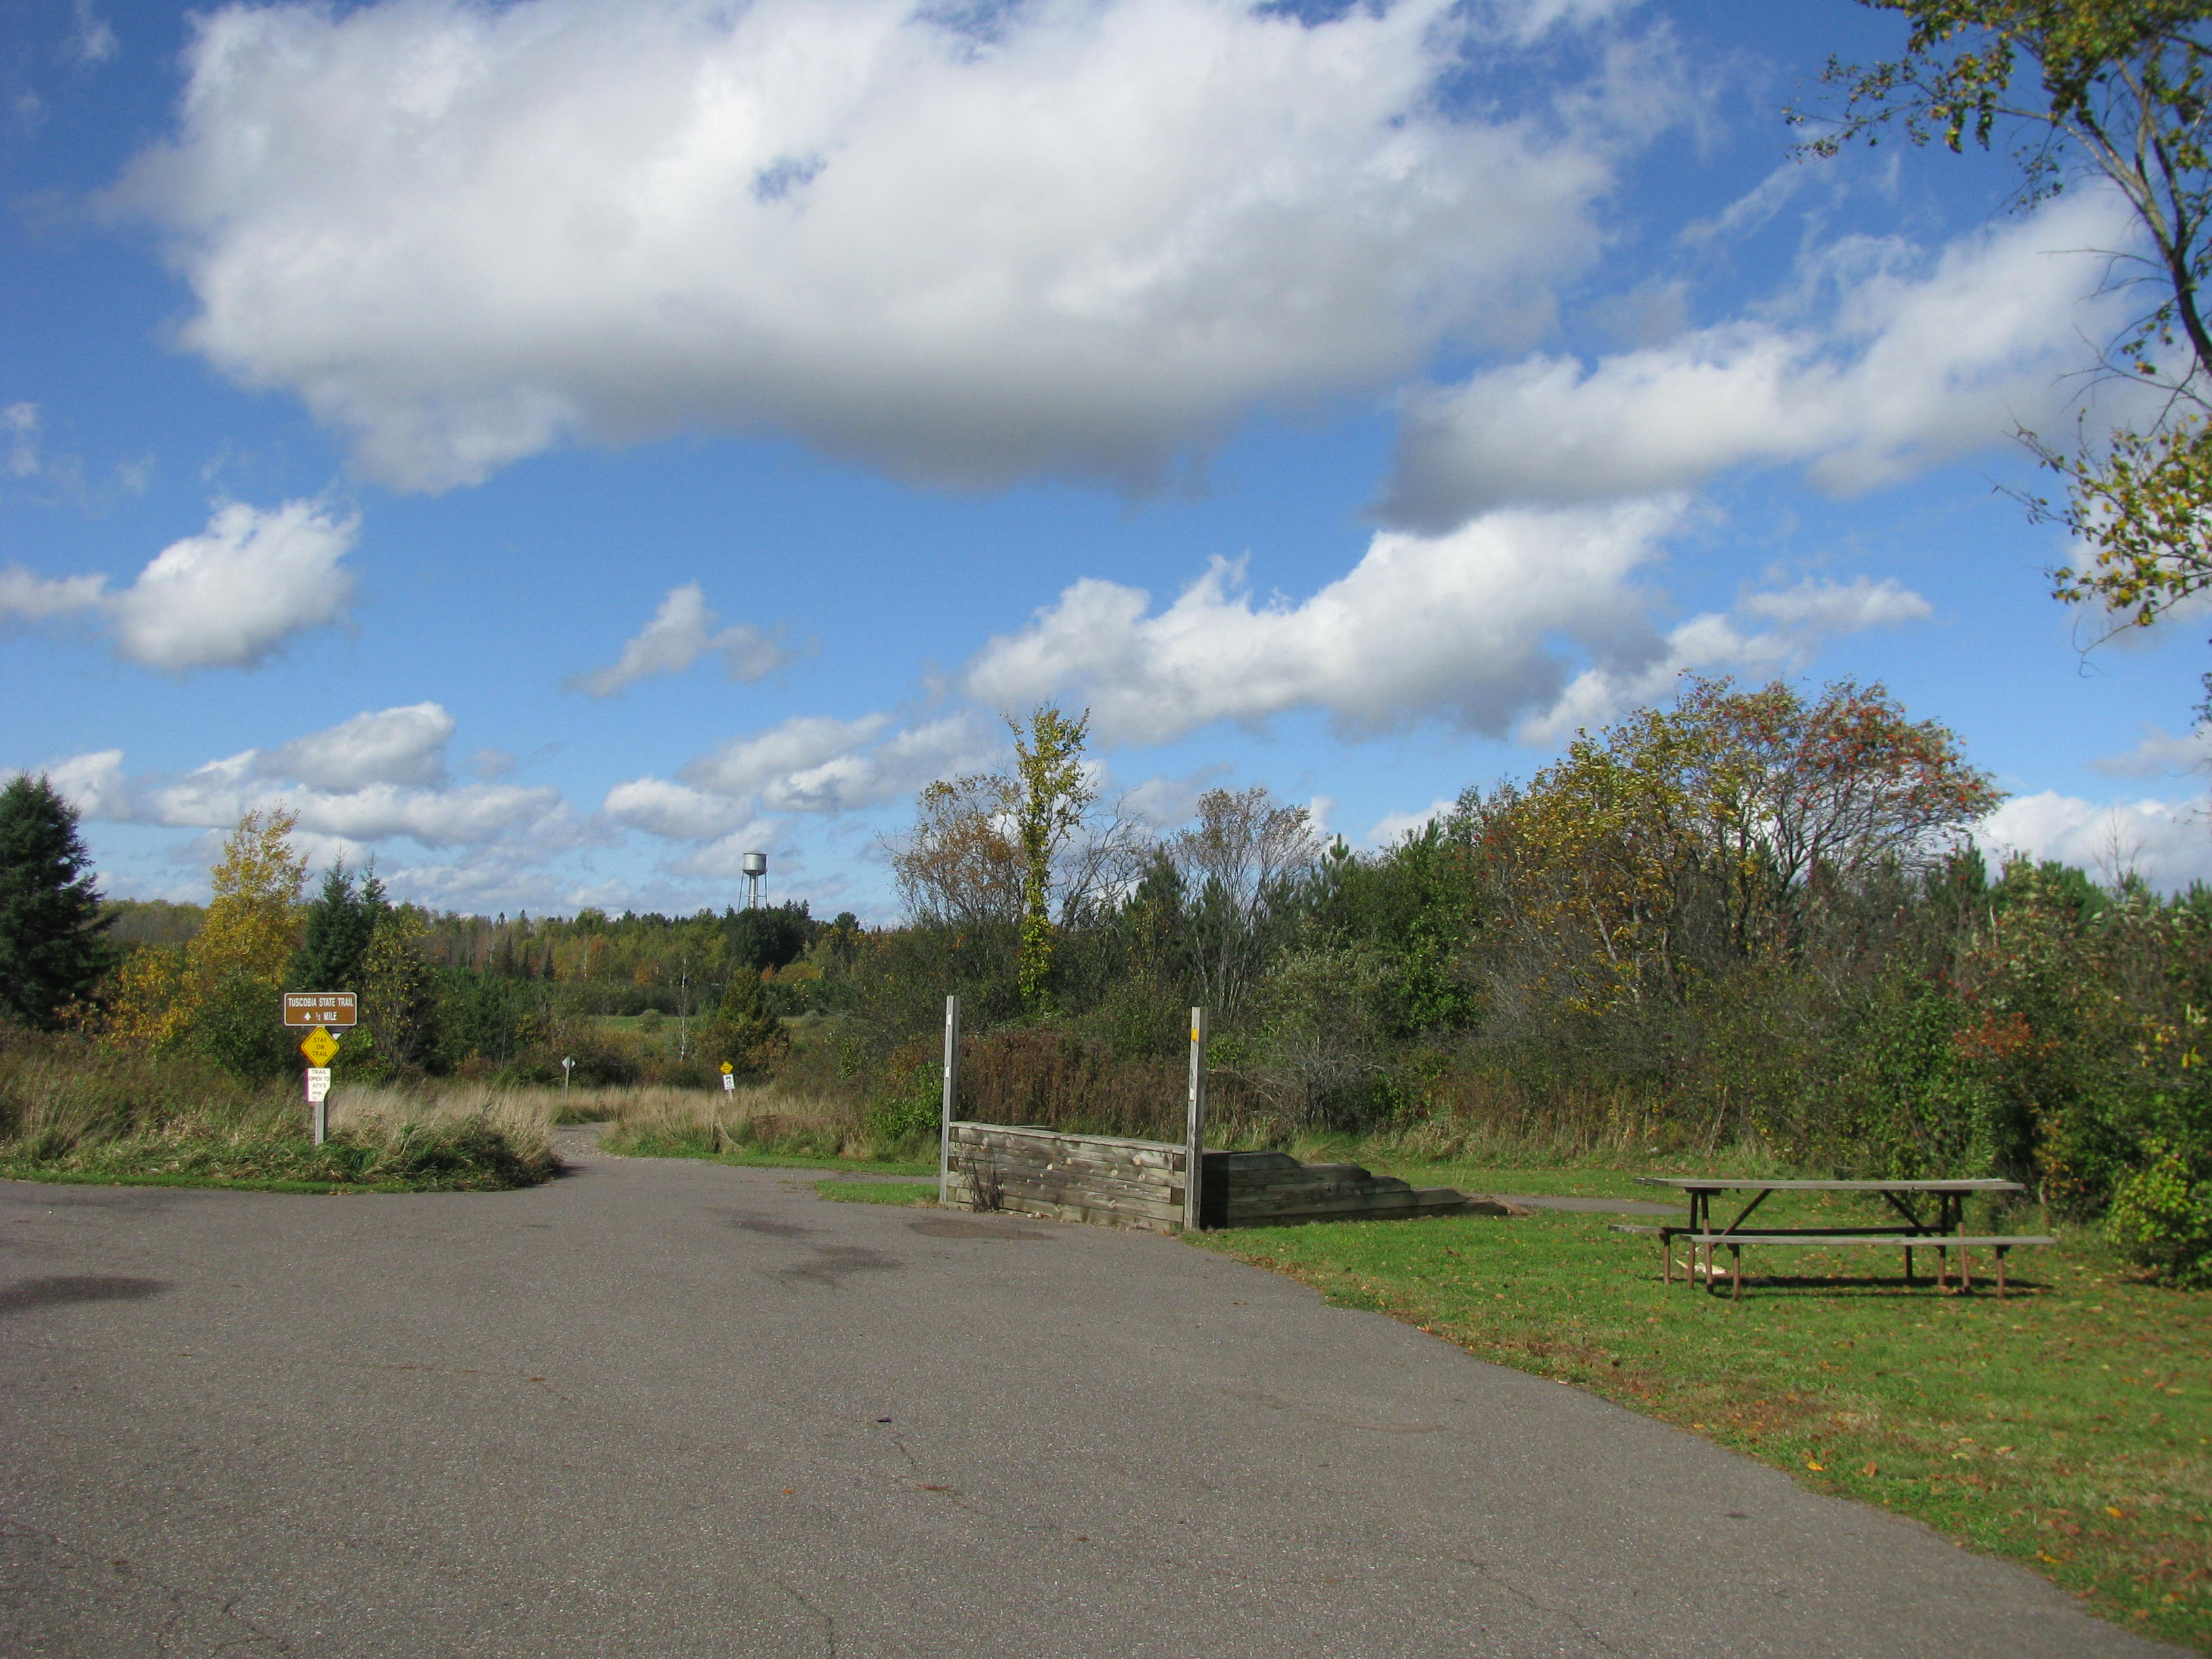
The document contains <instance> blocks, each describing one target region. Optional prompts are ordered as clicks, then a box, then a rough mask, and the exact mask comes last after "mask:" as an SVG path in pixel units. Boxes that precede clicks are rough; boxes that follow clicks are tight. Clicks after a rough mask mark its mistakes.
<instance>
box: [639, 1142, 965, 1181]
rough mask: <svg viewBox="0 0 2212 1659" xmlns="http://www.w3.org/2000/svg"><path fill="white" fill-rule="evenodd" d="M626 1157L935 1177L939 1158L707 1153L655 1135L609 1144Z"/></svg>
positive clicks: (734, 1149) (747, 1149)
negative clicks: (924, 1161)
mask: <svg viewBox="0 0 2212 1659" xmlns="http://www.w3.org/2000/svg"><path fill="white" fill-rule="evenodd" d="M607 1150H608V1151H609V1152H615V1153H618V1154H619V1155H620V1156H622V1157H623V1158H692V1159H695V1160H696V1161H697V1162H699V1163H701V1164H736V1165H738V1167H739V1168H741V1169H747V1170H855V1171H857V1172H859V1173H860V1174H863V1175H904V1176H920V1175H929V1176H933V1175H935V1174H936V1173H937V1159H936V1158H934V1157H932V1158H930V1159H929V1160H928V1162H927V1163H923V1162H921V1161H919V1160H915V1159H911V1158H908V1159H901V1158H833V1157H830V1156H828V1155H827V1154H824V1155H823V1156H819V1157H817V1156H815V1155H813V1154H811V1153H808V1152H777V1151H775V1149H774V1148H772V1147H758V1146H728V1147H726V1148H724V1149H723V1150H722V1151H721V1152H706V1151H704V1150H702V1149H701V1148H700V1147H698V1146H695V1145H693V1144H691V1143H690V1142H688V1141H687V1142H684V1143H680V1144H679V1143H677V1142H674V1141H670V1140H666V1139H661V1138H658V1137H655V1136H653V1135H649V1134H648V1135H636V1136H631V1137H625V1138H624V1139H621V1140H618V1141H616V1142H614V1143H613V1144H612V1145H611V1146H608V1147H607Z"/></svg>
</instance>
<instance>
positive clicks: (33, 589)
mask: <svg viewBox="0 0 2212 1659" xmlns="http://www.w3.org/2000/svg"><path fill="white" fill-rule="evenodd" d="M106 592H107V578H106V577H105V576H53V577H47V576H41V575H40V574H37V573H36V572H35V571H31V570H26V569H25V568H23V567H22V566H21V565H20V564H11V565H9V567H8V568H6V569H4V570H0V621H11V622H17V623H42V622H48V621H51V620H52V618H54V617H65V616H68V615H70V613H71V612H73V611H97V610H98V609H99V608H100V602H101V599H103V597H104V596H105V595H106Z"/></svg>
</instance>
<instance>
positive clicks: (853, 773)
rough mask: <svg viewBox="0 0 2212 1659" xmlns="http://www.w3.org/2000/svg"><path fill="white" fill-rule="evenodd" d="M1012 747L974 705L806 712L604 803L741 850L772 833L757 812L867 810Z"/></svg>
mask: <svg viewBox="0 0 2212 1659" xmlns="http://www.w3.org/2000/svg"><path fill="white" fill-rule="evenodd" d="M1005 746H1006V745H1005V744H1004V742H1003V741H1002V740H1000V739H997V738H994V736H993V735H992V734H991V733H989V732H988V731H987V728H985V727H984V726H983V725H982V723H981V721H980V720H978V719H977V718H976V717H975V715H974V714H972V713H969V712H967V711H961V712H958V713H955V714H946V715H942V716H939V717H938V718H936V719H933V720H923V721H921V722H920V723H918V724H916V725H913V726H899V725H897V723H896V721H894V720H892V718H891V717H890V715H888V714H863V715H861V716H860V718H859V719H857V720H835V719H832V718H830V717H829V716H827V715H801V716H798V717H795V718H793V719H791V720H785V721H783V722H782V723H781V725H778V726H770V727H769V728H768V729H767V730H766V731H763V732H752V733H750V734H748V735H747V736H744V737H739V738H731V739H730V740H729V741H728V742H727V743H725V744H721V745H720V746H719V747H718V748H716V749H714V750H711V751H710V752H708V754H705V755H702V756H701V757H699V758H698V759H696V760H695V761H693V762H691V763H690V764H689V765H687V766H685V767H684V768H683V769H682V770H681V772H680V774H679V777H680V780H681V781H673V782H671V781H669V780H668V779H665V778H654V777H646V778H633V779H630V780H629V781H627V782H623V783H618V784H617V785H616V786H615V787H613V788H612V789H611V790H609V791H608V792H607V797H606V800H605V804H604V805H603V806H602V809H601V810H602V811H604V812H605V816H606V817H608V818H610V819H611V820H612V821H613V822H615V823H620V824H623V825H626V826H628V827H629V828H631V829H642V830H644V831H646V832H647V834H649V835H654V836H665V837H666V838H667V839H669V840H671V841H696V842H714V843H715V846H717V847H720V848H723V850H724V851H725V852H727V851H729V850H730V849H732V848H735V849H737V850H738V851H743V850H744V849H743V848H738V841H740V840H741V839H743V838H744V836H754V835H758V834H761V833H765V831H764V829H759V828H757V827H754V826H755V820H756V815H757V814H759V813H762V812H785V813H788V812H803V813H823V814H836V813H840V812H853V811H866V810H867V809H868V808H870V807H875V806H881V805H885V804H886V803H887V802H890V801H893V800H896V799H899V798H900V797H901V796H902V795H909V794H912V793H914V792H915V790H917V789H919V788H921V787H922V786H923V785H924V784H926V783H928V782H929V781H931V780H933V779H935V778H940V777H944V776H945V775H949V774H951V773H957V772H964V771H974V770H976V769H980V768H981V767H984V766H987V765H990V764H993V763H995V762H996V761H998V760H999V759H1000V757H1001V755H1002V753H1003V750H1004V749H1005ZM756 844H757V843H756ZM726 861H727V860H725V859H723V858H722V854H720V853H717V852H716V851H715V850H714V848H702V849H701V850H700V851H699V853H698V854H696V856H695V857H694V858H693V859H692V860H690V862H689V864H688V865H687V866H684V867H685V870H686V872H687V873H692V874H708V875H712V874H726V873H728V872H726V871H723V870H722V869H721V868H720V864H721V862H726Z"/></svg>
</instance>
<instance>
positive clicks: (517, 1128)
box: [0, 1032, 559, 1190]
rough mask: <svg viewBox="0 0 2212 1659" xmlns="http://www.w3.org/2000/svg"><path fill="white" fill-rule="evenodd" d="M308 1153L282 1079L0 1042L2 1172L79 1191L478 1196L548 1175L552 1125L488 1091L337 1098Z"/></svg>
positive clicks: (301, 1104)
mask: <svg viewBox="0 0 2212 1659" xmlns="http://www.w3.org/2000/svg"><path fill="white" fill-rule="evenodd" d="M550 1122H551V1120H550V1116H549V1115H547V1114H545V1113H544V1111H543V1110H541V1109H538V1108H536V1107H535V1106H532V1105H531V1104H529V1103H525V1102H515V1101H500V1100H496V1099H495V1098H493V1097H492V1095H491V1091H481V1090H480V1091H475V1095H474V1096H473V1097H471V1096H470V1095H469V1094H467V1093H466V1092H465V1091H449V1092H447V1093H445V1094H442V1095H435V1096H432V1095H414V1094H408V1093H403V1092H402V1091H396V1090H368V1089H343V1088H342V1089H340V1090H338V1091H335V1093H334V1095H333V1098H332V1100H331V1128H332V1133H331V1136H330V1138H329V1139H328V1140H327V1141H325V1144H324V1145H322V1146H316V1145H314V1144H313V1140H312V1139H311V1137H310V1134H309V1118H308V1107H307V1103H306V1102H305V1101H304V1100H302V1099H301V1097H300V1095H299V1092H298V1089H297V1085H293V1084H291V1083H289V1081H284V1082H278V1083H270V1084H265V1085H257V1084H248V1083H242V1082H240V1081H239V1080H237V1079H234V1078H233V1077H231V1076H230V1075H229V1074H228V1073H225V1072H223V1071H222V1069H221V1068H219V1067H217V1066H214V1065H212V1064H210V1062H208V1061H206V1060H203V1059H200V1058H197V1057H196V1056H193V1055H191V1054H150V1053H147V1052H144V1051H143V1050H135V1049H124V1048H109V1047H106V1046H103V1045H100V1044H98V1043H94V1042H88V1041H85V1040H83V1039H81V1038H76V1037H50V1036H40V1035H36V1034H28V1033H21V1032H9V1033H6V1034H4V1035H0V1173H5V1174H7V1175H10V1176H32V1177H36V1176H70V1177H76V1178H82V1179H87V1180H103V1179H112V1180H144V1179H157V1180H177V1181H187V1182H214V1183H219V1184H221V1183H228V1184H239V1183H248V1184H270V1183H275V1184H279V1185H283V1184H293V1183H303V1184H307V1185H311V1186H325V1187H330V1186H337V1187H347V1186H369V1187H389V1188H408V1189H413V1190H489V1189H495V1188H506V1187H516V1186H526V1185H528V1184H530V1183H532V1182H538V1181H543V1180H545V1179H546V1178H548V1177H549V1176H551V1175H553V1174H554V1173H555V1172H556V1170H557V1169H558V1167H559V1165H558V1162H557V1160H556V1158H555V1157H554V1155H553V1149H552V1145H551V1141H550V1136H549V1133H548V1131H549V1129H550Z"/></svg>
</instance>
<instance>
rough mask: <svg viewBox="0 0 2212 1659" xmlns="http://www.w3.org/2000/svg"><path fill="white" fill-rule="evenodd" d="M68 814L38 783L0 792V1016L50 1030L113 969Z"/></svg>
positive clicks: (96, 898)
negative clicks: (64, 1013)
mask: <svg viewBox="0 0 2212 1659" xmlns="http://www.w3.org/2000/svg"><path fill="white" fill-rule="evenodd" d="M76 825H77V815H76V808H74V807H73V806H71V805H70V804H69V803H68V802H67V801H65V800H64V799H62V797H61V795H60V793H58V791H57V790H56V789H55V788H54V787H53V786H52V784H51V783H49V782H47V781H46V779H45V778H44V777H43V776H41V777H36V778H33V777H29V776H27V775H19V776H17V777H15V778H14V779H12V780H11V781H9V784H8V786H7V787H6V788H4V789H0V1016H4V1017H8V1018H15V1019H19V1020H21V1021H22V1022H24V1023H25V1024H29V1025H37V1026H52V1025H54V1024H58V1016H59V1013H60V1011H61V1010H62V1009H63V1008H64V1007H66V1006H68V1005H69V1004H70V1003H71V1002H73V1001H75V1000H77V999H78V998H80V997H82V996H84V995H86V994H88V993H89V992H90V991H91V989H92V987H94V985H95V984H96V983H98V982H99V980H100V975H103V974H105V973H106V971H107V970H108V969H109V968H110V967H111V966H112V965H113V963H114V961H115V957H116V951H115V947H114V946H113V945H110V944H109V943H108V941H107V940H106V939H105V938H103V937H102V934H103V933H106V929H107V927H108V924H109V921H111V920H112V918H107V917H103V916H102V915H100V890H99V888H98V887H97V886H96V885H95V884H94V881H93V875H92V859H91V856H90V855H89V854H87V853H86V851H85V850H84V842H82V841H81V840H80V839H79V838H78V836H77V832H76Z"/></svg>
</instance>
